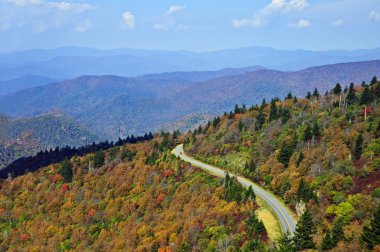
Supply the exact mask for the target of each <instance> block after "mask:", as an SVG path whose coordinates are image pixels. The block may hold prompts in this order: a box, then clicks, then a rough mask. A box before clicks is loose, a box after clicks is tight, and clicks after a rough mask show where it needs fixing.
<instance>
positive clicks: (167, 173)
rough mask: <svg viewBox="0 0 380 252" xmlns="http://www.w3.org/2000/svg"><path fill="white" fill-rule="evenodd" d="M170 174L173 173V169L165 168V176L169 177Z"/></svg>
mask: <svg viewBox="0 0 380 252" xmlns="http://www.w3.org/2000/svg"><path fill="white" fill-rule="evenodd" d="M171 175H173V171H172V170H170V169H168V170H166V171H165V173H164V176H165V178H168V177H170V176H171Z"/></svg>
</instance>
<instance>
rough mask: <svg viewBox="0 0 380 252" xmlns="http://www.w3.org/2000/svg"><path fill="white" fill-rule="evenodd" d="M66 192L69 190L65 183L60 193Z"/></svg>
mask: <svg viewBox="0 0 380 252" xmlns="http://www.w3.org/2000/svg"><path fill="white" fill-rule="evenodd" d="M68 190H69V185H68V184H66V183H64V184H63V185H62V187H61V192H66V191H68Z"/></svg>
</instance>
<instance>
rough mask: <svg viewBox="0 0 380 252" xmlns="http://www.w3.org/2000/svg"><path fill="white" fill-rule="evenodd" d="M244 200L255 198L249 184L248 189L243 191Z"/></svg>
mask: <svg viewBox="0 0 380 252" xmlns="http://www.w3.org/2000/svg"><path fill="white" fill-rule="evenodd" d="M244 200H256V194H255V192H254V191H253V188H252V186H249V187H248V189H247V190H246V191H245V194H244Z"/></svg>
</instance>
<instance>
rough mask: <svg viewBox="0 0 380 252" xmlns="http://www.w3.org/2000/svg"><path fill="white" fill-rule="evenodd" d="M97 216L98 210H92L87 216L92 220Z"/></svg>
mask: <svg viewBox="0 0 380 252" xmlns="http://www.w3.org/2000/svg"><path fill="white" fill-rule="evenodd" d="M95 214H96V210H95V209H91V210H90V211H89V212H88V214H87V216H88V217H89V218H92V217H94V215H95Z"/></svg>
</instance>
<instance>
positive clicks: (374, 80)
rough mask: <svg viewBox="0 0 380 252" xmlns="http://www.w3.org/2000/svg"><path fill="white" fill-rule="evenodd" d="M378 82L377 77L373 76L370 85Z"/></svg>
mask: <svg viewBox="0 0 380 252" xmlns="http://www.w3.org/2000/svg"><path fill="white" fill-rule="evenodd" d="M376 83H377V77H376V76H373V78H372V80H371V83H370V85H371V86H372V85H375V84H376Z"/></svg>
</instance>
